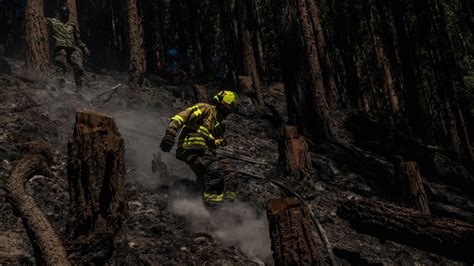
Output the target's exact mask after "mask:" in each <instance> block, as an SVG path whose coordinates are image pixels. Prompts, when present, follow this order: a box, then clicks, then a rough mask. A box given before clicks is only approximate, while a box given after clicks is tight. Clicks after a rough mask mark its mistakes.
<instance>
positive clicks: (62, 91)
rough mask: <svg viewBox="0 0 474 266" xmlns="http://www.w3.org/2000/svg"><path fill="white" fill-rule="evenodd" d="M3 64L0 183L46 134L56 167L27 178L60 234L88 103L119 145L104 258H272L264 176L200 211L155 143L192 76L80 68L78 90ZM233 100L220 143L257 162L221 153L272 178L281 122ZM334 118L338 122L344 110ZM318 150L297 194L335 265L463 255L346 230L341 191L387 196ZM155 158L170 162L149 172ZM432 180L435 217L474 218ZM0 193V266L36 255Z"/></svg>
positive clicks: (340, 158)
mask: <svg viewBox="0 0 474 266" xmlns="http://www.w3.org/2000/svg"><path fill="white" fill-rule="evenodd" d="M8 63H9V64H10V65H11V66H12V72H11V73H0V164H1V167H0V187H6V186H7V182H8V178H9V174H10V171H11V169H12V167H14V165H15V163H16V161H17V160H18V159H19V157H20V155H21V145H22V144H23V143H25V142H27V141H30V140H43V141H45V142H46V143H48V144H49V146H50V147H51V149H52V150H53V152H54V163H53V165H52V169H53V171H54V175H53V176H50V177H43V176H37V177H35V178H32V179H31V180H29V181H28V182H27V191H28V192H29V193H30V194H31V195H33V196H34V198H35V200H36V201H37V203H38V204H39V206H40V207H41V208H42V210H43V211H44V212H45V214H46V215H47V217H48V219H49V221H50V222H51V224H52V225H53V227H54V228H55V229H56V231H57V232H58V233H59V235H60V236H62V237H63V236H64V235H65V230H66V221H67V215H68V202H69V199H68V183H67V173H66V167H65V166H66V161H67V143H68V141H69V140H70V139H71V138H72V133H73V132H72V129H73V123H74V117H75V113H76V111H77V110H80V109H83V108H85V109H93V110H97V111H101V112H105V113H108V114H111V115H112V116H113V117H114V119H115V121H116V123H117V125H118V128H119V131H120V133H121V134H122V137H123V138H124V140H125V147H126V161H127V176H126V179H127V184H126V189H127V197H128V203H129V217H128V220H127V222H126V224H125V225H124V226H123V229H122V231H121V233H120V234H119V236H118V237H117V238H116V240H115V249H114V254H113V256H112V258H110V259H109V261H108V262H109V263H110V264H145V265H155V264H160V265H161V264H163V265H169V264H174V265H185V264H186V265H236V264H237V265H251V264H256V265H259V264H260V265H261V264H269V265H272V264H273V262H272V254H271V248H270V238H269V232H268V225H267V220H266V215H265V203H266V201H267V200H268V199H270V198H272V197H280V196H281V195H282V194H281V192H280V191H279V190H278V189H277V188H275V187H273V186H271V185H270V184H268V183H264V182H260V181H257V180H255V181H252V180H251V179H241V182H240V186H239V190H238V195H239V197H238V201H237V202H236V203H233V204H226V205H225V206H223V207H222V208H219V209H216V210H209V209H207V208H206V207H205V206H204V205H203V203H202V201H201V200H200V199H199V197H196V196H195V195H194V193H192V180H194V178H195V177H194V175H193V173H192V172H191V171H190V170H189V169H188V167H187V166H186V165H185V164H184V163H183V162H181V161H179V160H176V159H175V158H174V153H173V152H171V153H162V152H161V151H160V150H159V148H158V145H159V141H160V139H161V136H162V134H163V133H164V130H165V127H166V125H167V123H168V118H169V117H170V116H172V115H173V114H174V113H176V112H178V111H180V110H182V109H184V108H186V107H188V106H189V105H192V104H193V94H192V87H191V85H184V84H183V85H170V84H167V83H166V82H163V83H162V84H153V85H152V84H151V83H150V84H148V85H147V86H144V87H143V88H140V89H137V88H134V87H130V86H128V85H127V75H126V74H123V73H108V72H103V73H101V74H94V75H93V77H89V78H88V80H87V82H86V83H87V84H86V85H85V86H84V88H82V89H80V90H78V91H76V90H75V87H74V84H73V83H71V81H68V82H67V84H66V86H65V87H64V88H58V86H57V85H56V82H55V80H54V79H52V78H51V77H36V76H31V75H28V74H26V73H24V72H22V70H21V69H22V67H23V63H22V62H19V61H15V60H10V59H8ZM0 72H1V71H0ZM70 79H71V78H70V77H69V78H68V80H70ZM119 84H121V85H120V86H119V87H117V85H119ZM278 87H279V86H277V85H275V86H273V87H272V88H273V89H272V90H269V89H268V90H267V91H268V93H269V95H268V97H267V99H270V100H271V102H272V104H274V105H279V108H280V109H281V108H283V109H284V104H283V103H284V101H285V99H284V95H283V94H282V93H281V90H279V89H278ZM280 87H281V86H280ZM113 88H114V89H113ZM280 89H281V88H280ZM208 93H209V94H212V93H213V90H209V91H208ZM241 98H242V99H243V105H242V107H241V108H240V110H239V112H238V113H237V114H233V115H231V116H230V117H229V119H228V121H227V123H226V128H227V131H226V134H227V136H228V143H229V144H228V145H227V146H225V147H223V149H224V150H225V151H228V152H231V153H233V154H236V155H241V156H246V157H250V158H253V159H255V160H258V161H262V162H265V164H252V163H248V162H244V161H239V160H236V159H233V158H227V159H226V160H227V161H228V162H229V165H230V166H231V167H234V168H235V169H239V170H240V171H247V172H251V173H254V174H257V175H262V176H267V177H278V170H277V167H276V162H277V158H278V131H277V129H276V128H274V127H273V126H272V124H271V123H270V121H269V120H268V115H269V114H267V113H265V114H262V113H259V112H256V111H255V108H254V106H253V105H252V101H251V100H250V99H249V98H248V97H245V96H243V97H241ZM334 117H339V118H340V119H341V120H344V119H345V117H346V115H345V114H334ZM341 127H342V126H341ZM318 151H320V152H318V153H317V154H316V153H314V154H312V159H313V164H314V166H315V169H316V173H315V181H314V184H313V187H314V189H313V190H312V191H305V190H302V191H301V193H302V194H303V196H304V197H305V198H306V199H307V202H308V203H309V204H310V206H311V208H312V209H313V211H314V212H315V214H316V216H317V217H318V218H319V220H320V221H321V224H322V226H323V227H324V228H325V230H326V233H327V235H328V238H329V241H330V243H331V244H332V246H333V251H334V253H335V255H336V257H337V260H338V261H340V262H341V263H342V264H344V265H348V264H353V265H391V264H404V265H405V264H408V265H415V264H427V265H431V264H452V265H455V264H462V263H461V262H457V261H455V260H451V259H449V258H445V257H442V256H439V255H436V254H433V253H430V252H427V251H423V250H420V249H417V248H414V247H411V246H408V245H404V244H400V243H397V242H393V241H390V240H385V239H379V238H377V237H373V236H369V235H366V234H362V233H359V232H357V231H356V230H354V229H352V228H351V226H350V225H349V223H348V222H346V221H345V220H343V219H342V218H340V217H339V216H338V215H337V207H338V206H339V205H340V204H341V202H342V201H345V200H353V199H358V198H366V199H379V200H384V199H383V198H381V197H379V196H380V195H381V194H380V191H378V190H377V189H376V187H375V186H374V185H373V182H371V181H370V179H371V178H372V177H373V176H370V175H369V176H364V171H363V170H360V169H359V170H357V169H356V168H357V167H355V166H354V164H357V162H356V163H354V162H348V161H350V159H348V156H349V155H347V154H344V152H343V151H342V150H340V149H337V148H334V147H332V148H327V147H321V148H320V149H318ZM154 154H155V155H154ZM154 156H155V158H160V160H161V161H163V162H164V163H165V164H166V166H167V167H166V168H167V169H161V170H160V171H159V172H155V173H154V172H152V169H151V161H152V160H153V158H154ZM374 156H375V155H374ZM352 161H354V160H352ZM373 175H377V173H373ZM430 185H431V188H432V189H431V190H432V193H435V192H437V194H444V195H445V197H446V198H445V199H438V202H437V204H438V205H439V206H443V208H441V207H440V208H439V209H443V210H444V212H441V211H439V213H440V215H441V214H443V215H445V216H450V217H456V218H460V219H463V220H465V221H467V222H471V223H472V222H473V221H474V201H473V200H472V198H468V197H466V196H465V195H464V194H463V193H462V192H461V191H460V190H457V189H453V188H451V187H448V186H446V185H443V184H439V183H430ZM433 191H435V192H433ZM435 194H436V193H435ZM5 195H6V194H5V192H4V191H2V190H0V265H3V264H10V263H11V264H34V263H35V256H34V253H33V249H32V248H31V244H30V243H29V240H28V236H27V233H26V231H25V229H24V227H23V224H22V223H21V219H20V218H18V217H16V216H15V215H14V212H13V210H12V208H11V206H10V204H9V203H8V202H7V201H6V200H4V198H5ZM70 255H71V256H70V258H71V260H73V261H74V262H75V263H81V262H84V261H83V259H84V258H82V257H81V256H78V255H75V254H70Z"/></svg>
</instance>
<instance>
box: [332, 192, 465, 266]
mask: <svg viewBox="0 0 474 266" xmlns="http://www.w3.org/2000/svg"><path fill="white" fill-rule="evenodd" d="M337 214H338V215H339V216H340V217H342V218H343V219H346V220H347V221H349V223H350V224H351V226H352V227H353V228H355V229H356V230H358V231H360V232H362V233H367V234H369V235H372V236H375V237H379V238H383V239H389V240H392V241H396V242H400V243H404V244H407V245H411V246H414V247H417V248H420V249H424V250H427V251H430V252H434V253H437V254H441V255H443V256H446V257H450V258H453V259H456V260H462V261H465V262H470V263H472V262H474V253H472V247H473V246H474V225H472V224H468V223H465V222H461V221H459V220H455V219H447V218H435V217H431V216H429V215H424V214H420V213H419V212H418V211H415V210H412V209H407V208H402V207H398V206H395V205H392V204H388V203H380V202H376V201H367V200H359V201H348V202H345V203H344V204H342V205H341V206H340V207H339V208H338V210H337Z"/></svg>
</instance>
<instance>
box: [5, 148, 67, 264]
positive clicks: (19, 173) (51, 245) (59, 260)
mask: <svg viewBox="0 0 474 266" xmlns="http://www.w3.org/2000/svg"><path fill="white" fill-rule="evenodd" d="M51 161H52V154H51V151H50V150H49V148H48V146H47V145H46V144H44V143H39V142H30V143H27V144H26V145H25V146H24V150H23V155H22V158H21V159H20V161H19V162H18V164H17V166H16V167H15V168H14V169H13V171H12V174H11V177H10V183H9V184H8V189H9V190H10V195H9V198H10V201H11V203H12V205H13V207H14V209H15V210H17V211H18V213H19V215H20V216H21V219H22V221H23V224H24V225H25V227H26V230H27V232H28V236H29V238H30V240H31V243H32V245H33V248H34V249H35V251H36V252H37V254H39V256H40V257H39V258H37V264H42V263H44V264H45V265H70V263H69V261H68V259H67V254H66V251H65V249H64V247H63V245H62V244H61V240H60V239H59V236H58V235H57V234H56V232H55V231H54V228H53V227H52V226H51V224H50V223H49V222H48V219H47V218H46V215H45V214H44V213H43V212H42V211H41V209H40V208H39V207H38V206H37V205H36V203H35V200H34V199H33V197H31V196H30V195H27V193H26V191H25V182H26V181H27V180H28V179H30V178H32V177H33V176H35V175H46V176H52V173H51V169H50V168H49V165H50V163H51Z"/></svg>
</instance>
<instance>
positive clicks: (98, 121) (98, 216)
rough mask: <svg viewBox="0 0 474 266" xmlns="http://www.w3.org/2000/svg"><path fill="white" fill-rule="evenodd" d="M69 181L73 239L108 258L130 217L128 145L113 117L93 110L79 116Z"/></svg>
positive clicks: (70, 228)
mask: <svg viewBox="0 0 474 266" xmlns="http://www.w3.org/2000/svg"><path fill="white" fill-rule="evenodd" d="M68 180H69V196H70V201H71V204H70V205H71V209H70V215H69V221H68V233H69V237H70V238H71V240H72V241H73V242H74V243H75V244H78V245H81V244H87V245H89V246H90V245H93V246H94V249H96V250H95V251H98V250H104V251H105V252H106V254H108V253H107V252H111V251H112V250H111V249H110V248H111V247H112V245H113V239H114V237H115V234H116V233H117V232H118V230H119V229H120V227H121V224H122V222H123V221H124V219H125V217H126V214H127V200H126V195H125V161H124V141H123V139H122V138H121V136H120V133H119V132H118V129H117V126H116V125H115V121H114V120H113V118H112V117H110V116H108V115H106V114H103V113H98V112H94V111H90V110H84V111H80V112H78V113H77V114H76V123H75V126H74V136H73V141H72V142H71V143H69V145H68ZM105 256H107V255H105Z"/></svg>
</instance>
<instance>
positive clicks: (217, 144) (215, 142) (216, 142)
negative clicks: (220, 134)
mask: <svg viewBox="0 0 474 266" xmlns="http://www.w3.org/2000/svg"><path fill="white" fill-rule="evenodd" d="M224 144H225V140H224V139H223V138H219V139H216V140H214V145H215V146H216V147H219V146H221V145H224Z"/></svg>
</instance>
